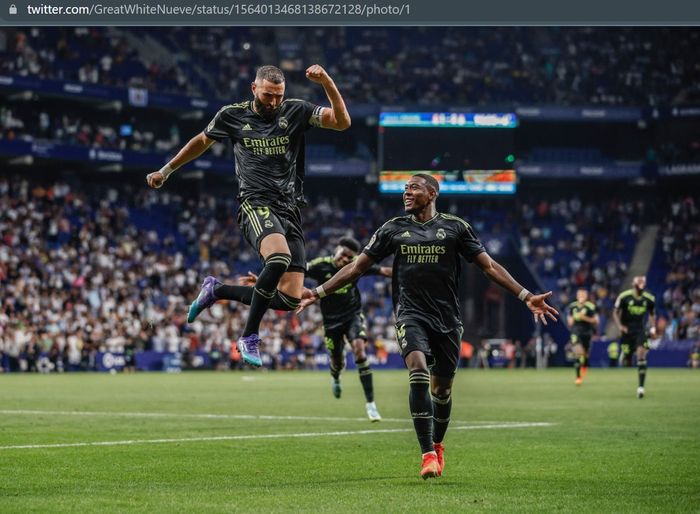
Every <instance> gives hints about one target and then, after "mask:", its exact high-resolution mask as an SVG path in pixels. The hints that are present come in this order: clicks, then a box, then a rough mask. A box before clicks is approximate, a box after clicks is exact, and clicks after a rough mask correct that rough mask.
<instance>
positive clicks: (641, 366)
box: [637, 359, 647, 387]
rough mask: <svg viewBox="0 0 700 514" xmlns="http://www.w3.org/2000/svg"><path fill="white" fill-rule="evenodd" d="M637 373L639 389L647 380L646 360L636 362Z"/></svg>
mask: <svg viewBox="0 0 700 514" xmlns="http://www.w3.org/2000/svg"><path fill="white" fill-rule="evenodd" d="M637 372H638V373H639V387H644V380H645V379H646V378H647V360H646V359H644V360H640V361H638V362H637Z"/></svg>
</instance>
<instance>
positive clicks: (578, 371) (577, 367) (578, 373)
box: [574, 359, 581, 378]
mask: <svg viewBox="0 0 700 514" xmlns="http://www.w3.org/2000/svg"><path fill="white" fill-rule="evenodd" d="M574 369H575V370H576V378H581V361H580V360H579V359H576V360H575V361H574Z"/></svg>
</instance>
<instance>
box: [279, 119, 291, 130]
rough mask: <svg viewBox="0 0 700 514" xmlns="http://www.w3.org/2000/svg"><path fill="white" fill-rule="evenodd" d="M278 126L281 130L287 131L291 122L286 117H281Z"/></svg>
mask: <svg viewBox="0 0 700 514" xmlns="http://www.w3.org/2000/svg"><path fill="white" fill-rule="evenodd" d="M277 124H278V125H279V127H280V128H281V129H286V128H287V127H288V126H289V121H287V118H285V117H284V116H280V119H279V121H278V122H277Z"/></svg>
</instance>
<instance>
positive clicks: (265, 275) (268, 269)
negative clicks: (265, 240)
mask: <svg viewBox="0 0 700 514" xmlns="http://www.w3.org/2000/svg"><path fill="white" fill-rule="evenodd" d="M291 260H292V257H291V256H290V255H289V254H285V253H273V254H272V255H270V256H269V257H268V258H267V260H266V261H265V267H264V268H263V270H262V271H261V272H260V276H259V277H258V281H257V282H256V283H255V288H254V289H253V298H252V299H251V302H250V312H249V313H248V320H247V321H246V324H245V328H244V329H243V337H246V336H249V335H250V334H257V333H258V329H259V328H260V321H261V320H262V318H263V316H264V315H265V311H266V310H267V308H268V307H269V306H270V301H271V300H272V299H273V298H274V297H275V294H276V293H277V284H278V283H279V281H280V278H282V275H284V272H285V271H287V267H288V266H289V263H290V262H291Z"/></svg>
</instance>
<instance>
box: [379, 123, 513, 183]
mask: <svg viewBox="0 0 700 514" xmlns="http://www.w3.org/2000/svg"><path fill="white" fill-rule="evenodd" d="M517 126H518V119H517V116H516V115H515V114H513V113H486V112H484V113H455V112H382V113H380V117H379V166H380V168H379V170H380V171H379V191H380V192H381V193H387V194H392V193H402V192H403V188H404V185H405V183H406V180H408V178H409V177H410V176H411V175H413V174H415V173H430V174H431V175H433V176H434V177H435V178H436V179H437V180H438V181H439V182H440V192H441V193H444V194H464V195H469V194H487V195H503V194H506V195H507V194H513V193H515V190H516V183H517V181H516V175H515V167H514V163H515V155H514V154H513V151H514V130H513V129H514V128H516V127H517Z"/></svg>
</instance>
